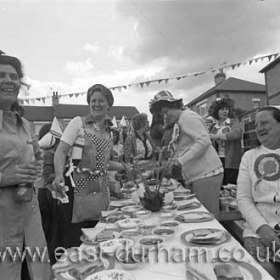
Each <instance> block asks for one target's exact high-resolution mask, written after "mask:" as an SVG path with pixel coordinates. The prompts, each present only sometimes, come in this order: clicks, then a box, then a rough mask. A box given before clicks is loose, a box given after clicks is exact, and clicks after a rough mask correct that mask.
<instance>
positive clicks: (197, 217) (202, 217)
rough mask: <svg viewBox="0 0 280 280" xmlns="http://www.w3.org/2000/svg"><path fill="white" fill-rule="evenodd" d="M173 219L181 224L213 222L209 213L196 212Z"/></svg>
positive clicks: (212, 217) (182, 214)
mask: <svg viewBox="0 0 280 280" xmlns="http://www.w3.org/2000/svg"><path fill="white" fill-rule="evenodd" d="M175 219H176V220H177V221H179V222H182V223H202V222H208V221H211V220H213V219H214V216H213V214H211V213H209V212H202V211H201V212H200V211H197V212H186V213H181V214H179V215H177V216H176V217H175Z"/></svg>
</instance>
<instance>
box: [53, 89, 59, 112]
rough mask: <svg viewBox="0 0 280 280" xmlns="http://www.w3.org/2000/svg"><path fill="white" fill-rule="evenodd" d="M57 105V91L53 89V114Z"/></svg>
mask: <svg viewBox="0 0 280 280" xmlns="http://www.w3.org/2000/svg"><path fill="white" fill-rule="evenodd" d="M57 105H59V98H58V92H57V91H53V95H52V107H53V116H54V117H56V116H57Z"/></svg>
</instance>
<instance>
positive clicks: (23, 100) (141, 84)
mask: <svg viewBox="0 0 280 280" xmlns="http://www.w3.org/2000/svg"><path fill="white" fill-rule="evenodd" d="M279 55H280V53H273V54H269V55H264V56H259V57H256V58H251V59H248V60H246V61H244V62H238V63H233V64H229V65H227V64H226V63H223V65H224V66H219V67H212V68H210V69H207V70H203V71H197V72H190V73H187V74H184V75H179V76H175V77H169V78H161V79H153V80H147V81H143V82H139V83H131V84H126V85H121V86H113V87H110V89H111V90H118V91H121V90H123V89H124V90H127V89H128V88H130V87H132V86H136V87H140V88H144V86H146V87H149V86H150V84H152V83H158V84H160V83H165V84H167V83H168V82H169V81H172V80H176V81H179V80H181V79H185V78H188V77H192V76H194V77H197V76H201V75H205V74H209V73H216V72H222V71H223V70H225V69H231V70H234V69H237V68H239V67H240V66H242V65H246V64H247V65H251V64H253V63H257V62H258V61H264V59H268V61H269V62H270V61H271V59H273V60H274V59H276V58H277V57H278V56H279ZM54 94H55V95H57V97H58V98H59V99H60V98H61V97H70V98H72V97H79V96H82V95H85V94H86V91H84V92H77V93H67V94H58V92H54ZM47 98H52V96H43V97H32V98H21V99H20V102H21V104H23V105H24V104H28V105H29V104H30V102H31V103H32V104H35V101H39V102H43V103H44V104H45V102H46V99H47Z"/></svg>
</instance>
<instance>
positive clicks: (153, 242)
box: [139, 235, 164, 246]
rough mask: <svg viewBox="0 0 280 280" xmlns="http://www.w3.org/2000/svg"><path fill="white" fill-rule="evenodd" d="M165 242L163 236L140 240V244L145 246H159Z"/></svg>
mask: <svg viewBox="0 0 280 280" xmlns="http://www.w3.org/2000/svg"><path fill="white" fill-rule="evenodd" d="M163 241H164V238H163V237H161V236H153V235H151V236H146V237H142V238H140V239H139V244H140V245H144V246H157V245H159V244H161V243H162V242H163Z"/></svg>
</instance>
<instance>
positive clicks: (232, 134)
mask: <svg viewBox="0 0 280 280" xmlns="http://www.w3.org/2000/svg"><path fill="white" fill-rule="evenodd" d="M233 103H234V101H233V100H232V99H229V98H223V99H220V100H217V101H214V102H213V104H212V105H211V108H212V110H211V114H212V116H213V117H214V118H215V120H216V122H215V124H214V125H212V126H211V129H210V132H209V133H210V138H211V140H212V141H213V144H214V147H215V148H216V151H217V153H218V155H219V157H220V159H221V161H222V163H223V167H224V179H223V185H227V184H228V183H230V184H236V180H237V176H238V169H239V164H240V160H241V157H242V147H241V138H242V127H241V125H240V122H239V121H238V120H237V119H236V118H234V117H233V114H234V112H233V110H234V108H233Z"/></svg>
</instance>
